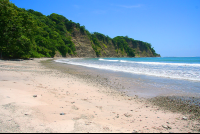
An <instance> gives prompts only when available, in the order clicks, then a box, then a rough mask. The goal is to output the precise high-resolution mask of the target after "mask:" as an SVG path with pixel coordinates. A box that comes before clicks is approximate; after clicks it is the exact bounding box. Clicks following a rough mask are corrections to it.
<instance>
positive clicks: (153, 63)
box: [120, 60, 200, 67]
mask: <svg viewBox="0 0 200 134" xmlns="http://www.w3.org/2000/svg"><path fill="white" fill-rule="evenodd" d="M120 62H127V63H137V64H148V65H170V66H191V67H200V64H188V63H164V62H136V61H126V60H120Z"/></svg>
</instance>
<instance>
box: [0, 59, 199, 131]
mask: <svg viewBox="0 0 200 134" xmlns="http://www.w3.org/2000/svg"><path fill="white" fill-rule="evenodd" d="M46 59H47V58H41V59H34V60H23V61H3V60H0V132H5V133H8V132H23V133H26V132H33V133H35V132H38V133H39V132H48V133H49V132H59V133H61V132H62V133H69V132H70V133H79V132H82V133H87V132H90V133H91V132H93V133H97V132H98V133H100V132H103V133H108V132H109V133H111V132H113V133H121V132H126V133H132V132H138V133H152V132H153V133H160V132H167V133H168V132H174V133H188V132H192V133H193V132H199V122H197V121H194V120H188V119H187V120H184V119H183V117H184V116H186V117H187V115H182V114H179V113H172V112H169V111H164V110H162V109H159V108H158V107H156V106H153V105H150V104H148V103H145V101H143V100H141V99H138V98H134V97H128V96H126V95H123V94H121V93H119V92H117V91H115V90H113V89H110V88H105V87H101V86H97V85H96V84H95V83H87V82H85V81H83V80H81V79H79V78H77V77H75V76H71V75H69V74H67V73H61V72H60V71H56V70H53V69H49V68H46V67H44V66H42V65H41V63H40V61H41V60H46ZM34 95H37V97H34ZM61 114H63V115H61Z"/></svg>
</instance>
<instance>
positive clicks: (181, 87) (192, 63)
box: [55, 57, 200, 96]
mask: <svg viewBox="0 0 200 134" xmlns="http://www.w3.org/2000/svg"><path fill="white" fill-rule="evenodd" d="M55 62H59V63H65V64H72V65H77V66H84V67H87V68H94V69H98V70H100V71H101V72H102V71H104V72H107V71H110V72H112V73H113V74H117V76H120V77H121V78H122V77H123V81H126V84H124V85H125V86H127V89H126V90H127V92H129V94H130V95H134V94H138V95H141V96H144V95H147V94H148V95H149V96H150V95H151V96H156V95H158V94H163V93H165V94H167V93H172V92H171V91H173V93H176V94H180V93H183V94H189V93H192V94H195V95H197V96H200V57H152V58H151V57H147V58H65V59H58V60H55ZM121 81H122V79H121ZM136 85H137V93H136V90H135V89H136V88H134V87H136ZM128 87H131V88H129V89H128Z"/></svg>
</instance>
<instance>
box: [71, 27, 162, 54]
mask: <svg viewBox="0 0 200 134" xmlns="http://www.w3.org/2000/svg"><path fill="white" fill-rule="evenodd" d="M71 36H72V42H73V43H74V44H75V47H76V53H77V55H76V56H73V57H127V53H126V52H125V51H124V52H122V51H121V50H120V49H118V48H115V46H114V44H113V43H112V41H109V42H103V41H100V40H99V43H100V47H99V48H98V50H99V51H100V53H101V54H100V55H99V56H97V55H96V53H95V51H94V49H93V47H92V45H93V42H92V41H91V40H90V39H89V37H88V35H87V34H86V33H81V32H80V30H77V29H74V31H73V33H72V35H71ZM128 44H129V47H131V48H133V49H134V50H135V57H160V56H159V55H157V56H155V55H153V53H152V52H151V50H150V49H146V48H145V47H144V46H142V45H141V44H140V43H137V44H132V42H128Z"/></svg>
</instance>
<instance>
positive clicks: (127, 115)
mask: <svg viewBox="0 0 200 134" xmlns="http://www.w3.org/2000/svg"><path fill="white" fill-rule="evenodd" d="M124 116H126V117H131V116H132V114H127V113H125V114H124Z"/></svg>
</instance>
